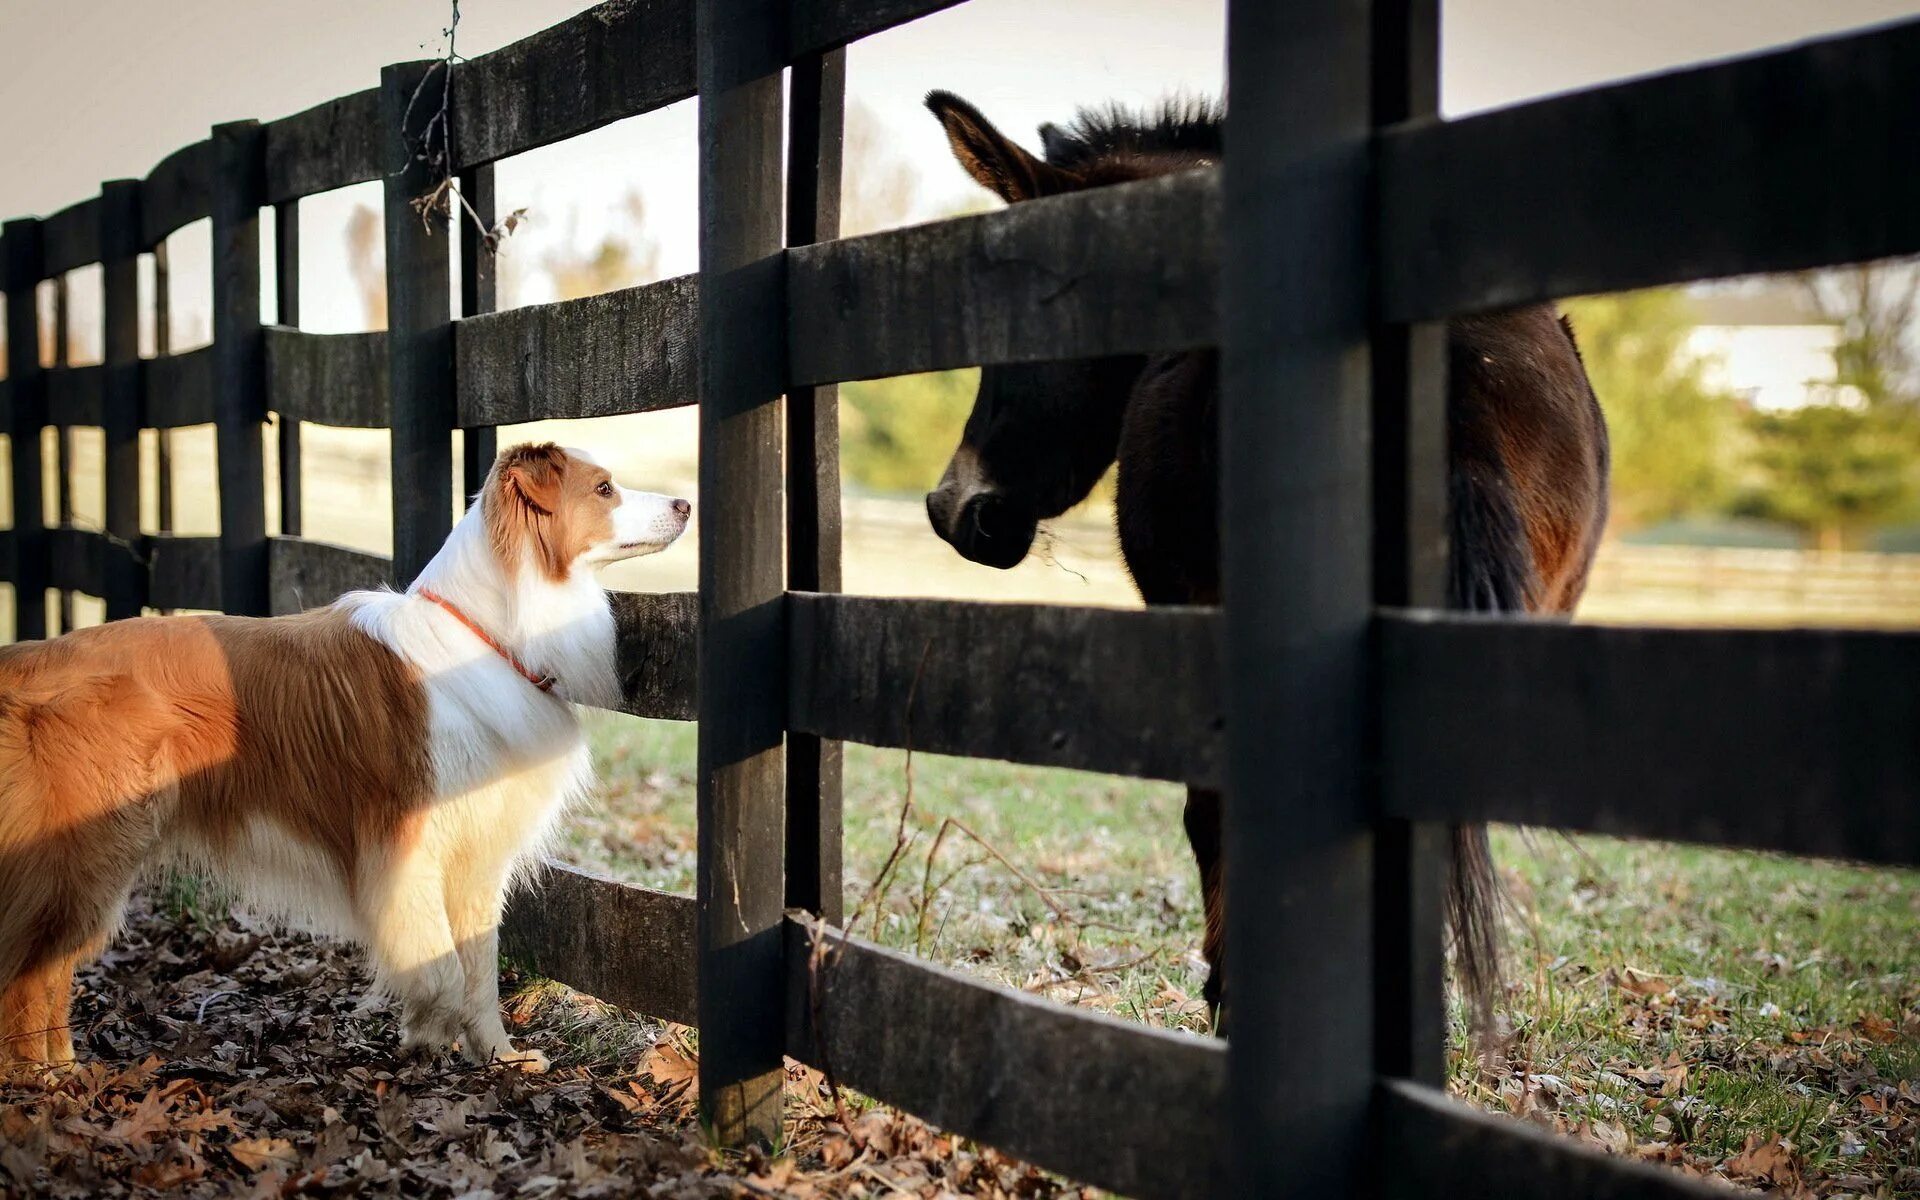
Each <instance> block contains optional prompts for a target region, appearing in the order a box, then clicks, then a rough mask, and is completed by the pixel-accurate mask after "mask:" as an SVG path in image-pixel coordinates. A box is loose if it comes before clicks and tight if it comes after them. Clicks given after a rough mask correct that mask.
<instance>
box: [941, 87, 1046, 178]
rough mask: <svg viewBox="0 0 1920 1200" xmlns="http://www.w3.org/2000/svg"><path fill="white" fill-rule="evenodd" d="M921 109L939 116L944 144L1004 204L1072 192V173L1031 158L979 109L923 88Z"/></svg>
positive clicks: (947, 95)
mask: <svg viewBox="0 0 1920 1200" xmlns="http://www.w3.org/2000/svg"><path fill="white" fill-rule="evenodd" d="M927 108H928V110H929V111H931V112H932V113H933V115H934V116H936V117H938V118H940V124H941V126H942V127H943V128H944V129H946V131H947V144H948V145H949V146H951V147H952V148H953V157H954V158H955V159H957V160H958V161H959V163H960V165H961V167H963V168H965V170H966V172H967V174H969V175H971V176H973V180H974V182H975V183H977V184H979V185H980V186H981V187H983V188H986V189H987V190H988V191H990V192H992V193H993V194H994V195H996V196H998V197H1000V198H1001V199H1002V200H1005V201H1006V202H1007V203H1009V204H1013V203H1017V202H1019V201H1021V200H1033V199H1036V198H1038V197H1040V196H1055V195H1059V194H1060V193H1061V192H1072V191H1077V190H1079V188H1080V187H1081V179H1080V177H1079V176H1078V175H1076V174H1075V173H1074V172H1072V171H1068V170H1064V169H1062V168H1060V167H1056V166H1053V165H1052V164H1050V163H1048V162H1046V161H1045V160H1044V159H1040V158H1035V157H1034V156H1033V155H1032V154H1030V153H1028V152H1027V150H1026V149H1025V148H1024V147H1022V146H1021V145H1020V144H1019V143H1018V142H1016V141H1014V140H1013V139H1012V138H1009V137H1008V136H1007V135H1005V134H1003V133H1001V132H1000V131H999V130H998V129H995V128H994V127H993V123H992V122H991V121H989V120H987V119H986V118H985V117H983V116H981V115H980V110H979V109H977V108H975V107H974V106H973V105H971V104H968V103H967V102H966V101H965V100H962V99H961V98H960V97H958V96H956V95H954V94H953V93H952V92H928V93H927Z"/></svg>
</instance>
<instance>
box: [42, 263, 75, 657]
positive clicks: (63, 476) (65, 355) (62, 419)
mask: <svg viewBox="0 0 1920 1200" xmlns="http://www.w3.org/2000/svg"><path fill="white" fill-rule="evenodd" d="M71 316H72V312H71V307H70V304H69V299H68V296H67V277H66V274H65V273H64V272H63V273H61V274H59V275H56V276H54V278H53V365H54V367H55V368H56V369H58V370H61V371H65V370H67V369H68V368H70V367H71V366H72V365H73V355H72V346H71V345H70V340H71V338H72V336H73V330H72V327H71V324H70V317H71ZM70 419H71V414H68V413H57V412H54V411H53V393H52V392H51V391H49V392H48V393H47V424H49V425H51V426H52V427H53V524H54V528H56V529H65V528H67V527H68V526H69V525H72V524H73V426H72V425H70V424H68V423H67V422H68V421H69V420H70ZM54 607H55V608H56V609H57V610H58V612H59V614H60V618H59V619H60V627H59V628H58V629H56V630H54V632H55V633H71V632H73V589H71V588H59V589H57V590H55V592H54Z"/></svg>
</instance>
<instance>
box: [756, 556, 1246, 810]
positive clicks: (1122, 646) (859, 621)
mask: <svg viewBox="0 0 1920 1200" xmlns="http://www.w3.org/2000/svg"><path fill="white" fill-rule="evenodd" d="M787 609H788V615H787V621H788V630H789V637H788V647H789V653H790V655H791V661H790V665H789V666H788V670H787V677H788V686H789V699H788V716H787V722H788V725H789V726H790V727H792V728H794V729H798V730H803V731H806V732H809V733H816V734H819V735H820V736H822V737H833V738H842V739H844V740H846V741H851V742H865V743H867V744H869V745H877V746H910V747H912V748H913V749H915V750H924V751H926V752H928V753H931V754H966V755H972V756H975V757H980V758H1000V759H1006V760H1008V761H1011V762H1025V763H1036V764H1039V765H1042V766H1056V767H1075V768H1078V769H1080V770H1086V771H1106V772H1110V773H1113V774H1116V775H1135V776H1141V777H1144V778H1149V779H1172V780H1184V781H1187V782H1191V783H1202V784H1210V783H1217V782H1218V781H1219V778H1220V771H1221V753H1222V751H1221V745H1220V731H1221V728H1222V719H1221V709H1220V695H1219V693H1220V662H1219V656H1218V650H1217V646H1216V644H1215V639H1216V637H1217V626H1218V619H1217V614H1216V613H1215V612H1214V611H1213V610H1211V609H1199V608H1190V609H1181V608H1157V609H1149V610H1147V611H1144V612H1132V611H1126V610H1117V609H1097V608H1065V607H1061V606H1059V605H1050V604H974V603H963V602H959V601H945V600H890V599H878V598H874V597H868V596H837V595H810V594H806V593H793V594H790V595H789V596H788V597H787ZM909 699H911V701H912V703H911V704H909V703H908V701H909Z"/></svg>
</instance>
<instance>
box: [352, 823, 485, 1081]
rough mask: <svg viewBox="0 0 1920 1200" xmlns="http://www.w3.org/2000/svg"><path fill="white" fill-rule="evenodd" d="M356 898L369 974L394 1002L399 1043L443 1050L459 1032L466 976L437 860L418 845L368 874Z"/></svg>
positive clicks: (462, 1027) (462, 1033) (461, 1034)
mask: <svg viewBox="0 0 1920 1200" xmlns="http://www.w3.org/2000/svg"><path fill="white" fill-rule="evenodd" d="M368 882H369V883H370V884H371V887H369V888H368V889H367V890H366V891H365V892H363V895H365V897H366V902H365V903H364V904H363V908H362V913H361V920H362V922H363V924H364V926H365V933H366V940H367V945H368V949H369V950H370V951H371V953H372V957H373V965H374V972H375V974H376V975H377V976H378V978H379V980H380V982H381V984H382V986H383V987H385V988H386V989H387V990H388V991H390V992H392V993H393V994H394V996H396V997H397V998H398V999H399V1001H400V1009H401V1016H402V1021H403V1029H402V1031H401V1044H402V1045H404V1046H408V1047H415V1046H418V1047H424V1048H428V1049H436V1050H439V1049H446V1048H447V1047H449V1046H451V1045H452V1044H453V1043H455V1042H457V1041H460V1040H461V1039H462V1038H463V1037H464V1036H465V1035H466V1032H467V1031H466V1023H467V1022H466V1016H467V1004H466V992H467V986H466V972H465V970H464V968H463V967H462V966H461V963H460V955H459V952H458V951H457V949H456V948H455V946H454V942H453V930H452V928H451V927H450V926H449V925H448V923H447V905H446V900H445V897H444V893H443V891H442V887H441V878H440V870H439V863H438V862H436V861H434V859H433V857H432V856H431V855H429V854H425V853H422V852H421V851H419V850H418V849H417V848H416V849H410V850H408V851H398V852H395V853H394V857H393V858H392V859H390V860H389V862H388V864H387V867H386V869H385V870H384V871H379V872H374V873H372V877H371V878H370V879H369V880H368Z"/></svg>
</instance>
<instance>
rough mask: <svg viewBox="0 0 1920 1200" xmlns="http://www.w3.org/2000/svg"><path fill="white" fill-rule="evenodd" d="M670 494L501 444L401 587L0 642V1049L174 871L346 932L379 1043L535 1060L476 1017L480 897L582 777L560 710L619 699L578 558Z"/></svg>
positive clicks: (53, 1033) (56, 1023)
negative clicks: (388, 1039) (386, 1026)
mask: <svg viewBox="0 0 1920 1200" xmlns="http://www.w3.org/2000/svg"><path fill="white" fill-rule="evenodd" d="M689 511H690V509H689V506H688V504H687V502H686V501H685V500H675V499H671V498H669V497H666V496H658V495H653V494H651V493H646V492H635V491H629V490H627V489H626V488H623V487H620V486H618V485H617V484H615V483H614V482H613V481H612V479H611V477H610V476H609V475H608V473H607V471H606V470H605V469H603V468H601V467H600V466H598V465H596V464H595V463H594V461H593V460H592V459H591V458H589V457H588V456H587V455H585V454H583V453H582V452H580V451H578V450H563V449H561V448H560V447H558V446H553V445H538V446H519V447H516V448H514V449H511V450H508V451H507V452H506V453H504V454H502V455H501V456H500V458H499V460H498V461H497V462H496V463H495V464H494V466H493V470H492V471H491V472H490V473H489V475H488V476H487V482H486V486H485V488H484V489H483V490H482V492H481V494H480V496H479V498H478V500H477V502H476V503H475V504H474V505H472V506H471V507H470V508H469V509H468V510H467V513H466V516H465V517H463V518H462V519H461V520H460V522H459V524H458V525H456V526H455V527H454V530H453V533H452V535H451V536H450V537H449V538H448V539H447V542H446V545H445V546H443V547H441V549H440V552H439V554H437V555H436V556H435V557H434V559H433V561H432V562H431V563H429V564H428V565H427V567H426V569H425V570H424V571H422V572H421V574H420V578H419V579H418V580H416V581H415V582H414V584H413V586H412V587H411V588H409V589H408V590H407V591H406V592H405V593H395V592H391V591H370V592H353V593H350V594H348V595H346V596H343V597H342V598H341V599H340V600H339V601H337V602H336V603H334V604H332V605H329V606H328V607H326V608H321V609H317V610H314V611H312V612H308V613H303V614H301V615H298V616H288V617H275V618H253V617H189V616H178V617H147V618H141V619H137V620H129V621H120V622H116V623H113V624H110V625H101V626H97V627H94V628H90V629H83V630H79V631H77V632H74V633H70V634H67V635H66V636H64V637H61V638H57V639H54V640H52V641H47V642H33V643H24V644H21V645H15V646H7V647H5V648H0V988H3V989H4V991H3V992H0V1064H4V1063H7V1062H9V1061H11V1062H14V1063H16V1064H18V1063H30V1064H52V1065H58V1064H61V1063H65V1062H70V1061H72V1059H73V1040H72V1037H71V1034H70V1031H69V1028H68V1008H69V1003H70V999H71V992H72V985H73V971H74V968H75V966H76V965H77V964H78V963H79V962H81V961H82V960H84V959H87V958H89V957H91V956H93V955H95V954H97V953H98V952H99V951H100V949H101V947H102V946H103V945H104V944H105V942H106V940H107V938H108V937H109V936H111V934H112V933H113V931H114V929H115V927H116V925H117V924H118V922H119V921H120V919H121V915H122V910H123V909H124V907H125V904H126V901H127V895H128V893H129V891H130V890H131V888H132V887H133V884H134V882H135V881H136V879H137V878H138V877H139V876H140V875H141V873H142V872H143V871H147V870H150V869H152V868H154V867H156V866H161V865H165V864H181V865H184V866H187V867H189V868H192V869H197V870H200V871H202V872H205V873H207V874H209V875H210V876H211V877H213V878H215V879H216V880H219V881H222V882H223V883H225V884H226V885H228V886H230V887H231V888H233V889H234V890H235V891H236V892H237V893H239V894H240V895H241V896H243V897H245V898H246V899H247V900H249V901H250V902H251V903H253V904H254V905H257V906H259V907H260V908H261V909H263V910H264V911H267V912H270V913H273V914H276V915H278V916H281V917H284V918H287V919H292V920H296V921H299V922H301V923H303V924H306V925H309V926H311V927H314V928H317V929H318V930H320V931H324V932H332V933H336V934H339V935H342V936H346V937H350V938H353V939H354V940H356V941H359V942H360V943H362V944H364V945H365V946H366V948H367V950H368V952H369V954H370V956H371V958H372V962H373V966H374V970H375V975H376V978H377V980H378V983H379V985H380V986H381V987H382V988H383V989H385V990H387V991H389V992H391V993H392V994H393V995H395V996H396V997H397V998H398V999H399V1000H400V1003H401V1007H402V1011H403V1015H404V1021H405V1030H404V1040H405V1042H406V1044H408V1045H410V1046H411V1045H420V1046H427V1047H446V1046H452V1045H457V1046H459V1047H460V1048H461V1049H462V1050H463V1051H464V1052H465V1053H466V1054H467V1055H468V1056H470V1057H472V1058H474V1059H477V1060H481V1061H485V1060H488V1059H501V1060H511V1061H514V1062H516V1063H518V1064H519V1065H521V1066H523V1067H525V1068H526V1069H529V1070H538V1069H541V1068H542V1067H544V1066H545V1063H546V1060H545V1059H544V1057H542V1056H541V1055H540V1054H539V1052H538V1051H524V1052H522V1051H517V1050H515V1048H514V1046H513V1045H512V1043H510V1042H509V1041H508V1040H507V1033H506V1029H505V1028H504V1027H503V1026H502V1024H501V1022H500V1004H499V984H498V978H497V974H496V966H497V962H496V953H497V951H496V940H497V926H498V924H499V920H500V914H501V910H502V907H503V905H504V901H505V897H506V895H507V893H508V890H509V889H510V888H511V887H512V885H513V883H514V882H515V880H516V878H517V877H518V876H519V875H520V874H521V873H522V872H523V870H524V868H525V867H526V866H527V865H528V864H529V863H530V862H532V861H533V860H534V856H535V853H536V851H537V849H538V848H539V846H540V845H541V842H542V839H543V838H544V837H546V836H547V835H548V834H549V832H550V831H551V830H552V828H553V826H554V823H555V820H556V818H557V817H558V816H559V814H560V812H561V810H562V809H563V808H564V807H565V806H566V804H567V803H568V802H569V801H570V800H573V799H575V798H577V797H579V796H580V795H582V794H583V793H584V792H585V791H586V790H587V789H588V787H589V785H590V783H591V777H592V767H591V764H590V762H589V759H588V755H587V748H586V743H585V741H584V739H583V737H582V734H581V730H580V727H579V723H578V721H577V719H576V717H575V714H574V710H573V708H572V704H570V703H569V702H573V703H579V704H593V705H602V706H607V705H612V704H614V703H616V702H617V701H618V700H619V698H620V685H619V680H618V677H617V674H616V670H615V661H614V624H613V615H612V611H611V609H610V608H609V606H608V601H607V594H606V592H605V591H604V590H602V589H601V587H600V585H599V584H598V582H596V581H595V579H594V575H593V573H594V571H595V569H596V568H599V567H602V566H605V565H606V564H608V563H611V562H616V561H618V560H621V559H626V558H632V557H634V556H636V555H642V554H652V553H655V552H657V551H660V550H663V549H665V548H666V547H667V546H668V545H670V544H672V542H673V541H674V539H676V538H678V537H679V536H680V534H681V533H682V532H683V531H684V530H685V529H686V525H687V518H688V513H689Z"/></svg>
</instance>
